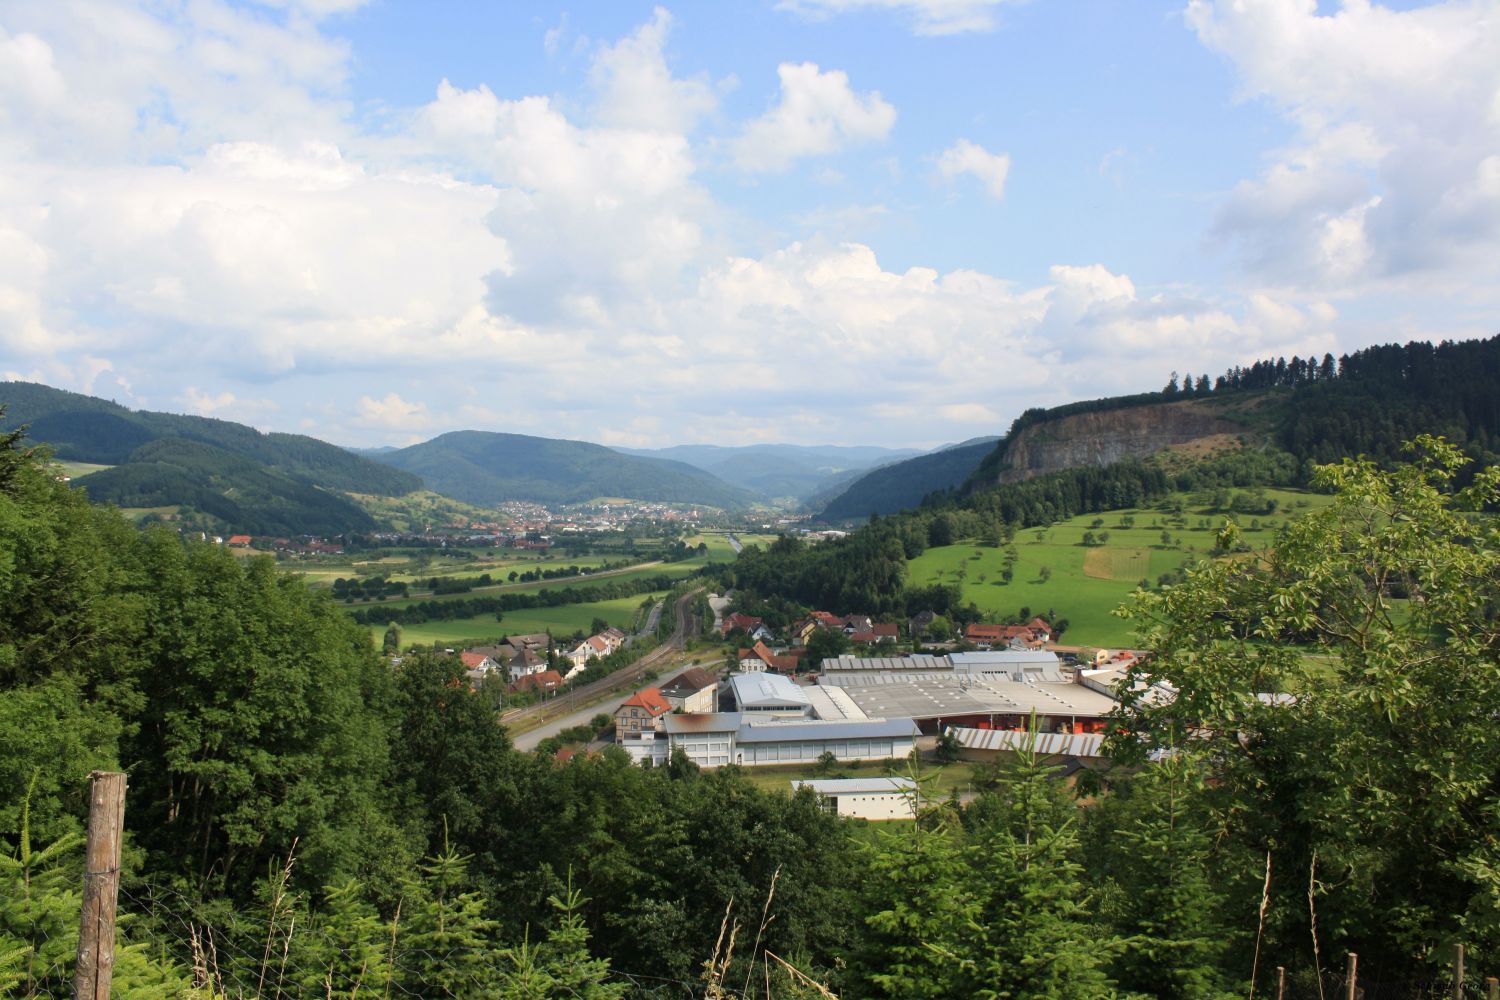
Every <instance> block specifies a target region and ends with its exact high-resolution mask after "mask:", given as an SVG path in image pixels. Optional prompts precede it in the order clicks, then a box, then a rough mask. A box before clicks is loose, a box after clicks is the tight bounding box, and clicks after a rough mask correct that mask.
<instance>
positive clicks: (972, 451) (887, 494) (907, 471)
mask: <svg viewBox="0 0 1500 1000" xmlns="http://www.w3.org/2000/svg"><path fill="white" fill-rule="evenodd" d="M997 440H998V439H997V438H993V437H989V438H981V439H979V440H978V441H974V442H966V443H964V444H960V445H954V446H953V447H952V448H945V449H943V450H942V451H935V452H933V453H932V454H930V455H918V456H917V457H916V458H909V459H907V460H906V461H904V462H895V463H893V464H891V465H883V466H881V467H880V468H878V469H874V470H872V471H870V472H867V473H865V474H864V475H863V476H861V477H859V478H858V479H856V480H855V481H854V482H852V483H850V484H849V486H848V487H847V488H846V489H845V490H844V491H843V492H842V493H840V494H839V495H838V496H836V497H834V499H833V500H831V501H829V503H828V506H827V507H825V508H824V509H823V512H822V514H820V515H819V519H820V520H824V521H842V520H846V519H849V518H858V517H866V516H868V515H870V514H894V513H895V512H896V511H898V510H905V509H906V508H908V507H915V506H916V505H917V504H919V503H921V502H922V498H923V497H925V496H926V495H927V494H929V493H931V492H932V491H934V490H947V489H953V488H954V487H957V486H961V485H963V483H964V482H965V481H967V480H968V478H969V476H970V475H972V474H973V472H974V470H975V469H977V468H979V463H980V462H981V461H983V460H984V458H985V456H986V455H989V454H990V453H991V452H993V451H994V450H995V443H996V441H997Z"/></svg>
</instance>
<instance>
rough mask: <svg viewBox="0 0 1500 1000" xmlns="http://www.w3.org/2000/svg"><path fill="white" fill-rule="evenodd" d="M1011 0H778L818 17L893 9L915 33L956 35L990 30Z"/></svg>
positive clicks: (782, 7)
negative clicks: (909, 24)
mask: <svg viewBox="0 0 1500 1000" xmlns="http://www.w3.org/2000/svg"><path fill="white" fill-rule="evenodd" d="M1007 2H1011V0H779V2H778V3H777V4H776V8H777V9H778V10H789V11H793V12H794V13H797V14H801V15H802V16H804V17H808V18H813V19H821V18H826V17H832V16H834V15H835V14H846V13H849V12H852V11H862V10H894V11H901V12H902V13H904V14H906V15H907V17H908V19H909V20H910V21H911V25H912V30H913V31H914V32H915V33H916V34H918V35H958V34H963V33H965V32H974V31H993V30H994V29H995V26H996V23H997V17H996V12H997V10H998V8H1000V7H1002V6H1004V5H1005V4H1006V3H1007Z"/></svg>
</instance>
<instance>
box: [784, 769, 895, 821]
mask: <svg viewBox="0 0 1500 1000" xmlns="http://www.w3.org/2000/svg"><path fill="white" fill-rule="evenodd" d="M792 787H793V788H794V789H796V788H802V787H807V788H811V789H812V790H813V792H814V794H816V795H817V796H818V799H819V800H820V801H821V802H822V804H823V808H825V809H827V810H828V811H829V812H831V813H835V814H837V815H839V816H850V817H853V818H855V819H874V820H881V819H915V818H916V815H917V786H916V783H915V782H913V781H912V780H911V779H910V778H830V779H828V780H825V781H794V782H792Z"/></svg>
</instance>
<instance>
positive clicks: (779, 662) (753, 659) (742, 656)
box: [739, 642, 798, 674]
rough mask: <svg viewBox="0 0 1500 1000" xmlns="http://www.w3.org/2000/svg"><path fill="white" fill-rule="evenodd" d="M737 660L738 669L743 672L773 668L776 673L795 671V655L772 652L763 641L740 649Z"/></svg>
mask: <svg viewBox="0 0 1500 1000" xmlns="http://www.w3.org/2000/svg"><path fill="white" fill-rule="evenodd" d="M739 660H740V670H742V671H744V672H745V673H758V672H760V671H762V670H773V671H776V672H778V673H783V674H791V673H796V671H797V662H798V661H797V657H795V656H790V655H783V654H777V653H773V652H771V648H770V647H769V646H767V645H766V644H765V643H764V642H757V643H756V644H755V645H754V646H753V647H752V648H750V649H741V650H740V653H739Z"/></svg>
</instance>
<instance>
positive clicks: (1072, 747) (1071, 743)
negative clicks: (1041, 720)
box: [947, 726, 1104, 758]
mask: <svg viewBox="0 0 1500 1000" xmlns="http://www.w3.org/2000/svg"><path fill="white" fill-rule="evenodd" d="M947 731H948V732H950V733H952V734H953V736H954V737H955V738H956V739H957V740H958V745H959V746H961V747H964V748H966V749H969V750H1021V749H1024V748H1025V747H1026V746H1027V745H1028V744H1030V742H1031V741H1032V740H1035V744H1034V746H1035V749H1036V752H1037V753H1039V754H1042V755H1044V756H1048V757H1052V756H1061V757H1090V758H1099V757H1103V756H1104V753H1103V750H1102V748H1103V746H1104V734H1103V733H1036V734H1035V735H1034V736H1033V734H1031V733H1029V732H1026V731H1025V730H1013V729H960V728H958V727H956V726H949V727H948V730H947Z"/></svg>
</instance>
